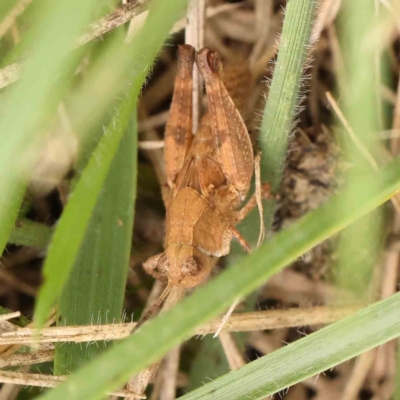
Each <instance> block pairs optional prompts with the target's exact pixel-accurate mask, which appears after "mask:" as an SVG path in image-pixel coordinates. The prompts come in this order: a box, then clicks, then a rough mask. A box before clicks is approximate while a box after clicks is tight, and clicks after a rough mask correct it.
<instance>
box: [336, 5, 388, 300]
mask: <svg viewBox="0 0 400 400" xmlns="http://www.w3.org/2000/svg"><path fill="white" fill-rule="evenodd" d="M339 22H340V24H339V27H340V28H341V29H340V39H341V41H340V42H341V43H340V45H341V47H342V49H343V61H344V62H343V65H344V66H345V68H344V70H343V71H338V75H339V83H340V86H339V88H340V93H341V98H342V99H343V105H342V107H343V113H344V115H345V116H346V119H347V121H348V123H349V125H350V126H351V128H352V130H353V132H354V135H355V136H356V138H357V142H359V143H362V145H363V146H364V148H365V149H366V153H367V154H368V155H369V160H370V161H368V160H367V159H366V157H365V155H364V154H363V153H362V152H361V151H360V149H359V148H358V147H357V146H356V145H354V143H351V142H349V141H348V143H346V145H345V146H344V153H345V154H344V157H345V158H346V160H347V161H348V162H350V164H351V168H349V169H347V170H345V171H344V173H343V177H342V179H344V180H345V182H346V185H353V184H354V183H355V182H356V180H357V179H359V177H360V175H361V174H363V173H364V174H365V175H366V176H367V175H368V174H369V171H370V170H371V169H372V168H373V167H375V166H376V161H375V160H378V159H379V158H378V154H379V152H378V148H379V146H376V138H374V133H375V132H377V131H378V130H379V115H378V113H379V107H377V103H379V100H378V99H379V98H380V93H378V91H377V88H378V86H377V85H376V84H371V82H376V73H377V71H376V68H375V64H376V57H377V56H378V57H380V54H377V52H378V50H377V49H376V48H375V46H370V45H369V38H370V34H371V33H370V32H371V27H374V26H376V25H377V24H376V23H377V22H378V21H377V18H376V15H375V6H374V4H373V3H368V5H367V4H366V3H364V2H363V1H362V0H361V1H360V0H354V1H352V2H348V3H345V4H344V5H343V11H342V14H341V18H340V21H339ZM371 160H372V166H371ZM370 183H371V190H372V186H379V185H380V183H379V181H370ZM352 201H353V199H352V198H350V197H349V198H347V199H344V200H343V204H342V208H346V207H348V206H349V203H350V202H352ZM338 212H339V213H340V212H341V210H338ZM382 228H383V227H382V210H376V211H375V212H374V213H371V214H370V215H368V216H366V217H365V218H363V219H361V220H360V221H358V222H357V223H356V224H354V225H352V226H350V227H349V228H348V229H346V230H345V231H344V232H342V234H341V235H340V237H339V246H338V250H339V251H338V254H339V259H338V262H337V265H336V266H335V268H334V275H335V278H336V281H337V283H338V285H339V286H341V287H342V288H345V289H347V290H349V291H351V292H353V293H354V295H355V296H356V297H357V298H360V297H361V296H363V297H368V296H369V297H370V298H374V297H375V293H376V290H377V285H376V282H373V283H374V284H373V286H374V287H369V286H370V283H371V279H372V277H373V271H374V268H375V267H376V266H377V265H378V263H379V257H380V252H381V250H382V245H383V243H382V241H383V236H384V235H383V234H382ZM354 249H358V250H359V251H354ZM369 289H370V290H369ZM371 289H372V290H371Z"/></svg>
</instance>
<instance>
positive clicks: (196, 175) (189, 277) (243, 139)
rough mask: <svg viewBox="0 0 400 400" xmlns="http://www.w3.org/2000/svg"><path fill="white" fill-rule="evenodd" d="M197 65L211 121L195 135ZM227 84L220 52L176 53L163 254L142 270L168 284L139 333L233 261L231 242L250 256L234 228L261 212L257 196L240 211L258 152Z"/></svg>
mask: <svg viewBox="0 0 400 400" xmlns="http://www.w3.org/2000/svg"><path fill="white" fill-rule="evenodd" d="M195 61H196V63H197V67H198V68H199V70H200V72H201V74H202V76H203V79H204V82H205V87H206V92H207V99H208V114H206V115H205V116H204V117H203V118H202V120H201V123H200V126H199V129H198V132H197V133H196V135H193V133H192V90H193V77H192V71H193V64H194V62H195ZM222 76H223V71H222V63H221V60H220V58H219V56H218V54H217V53H216V52H214V51H211V50H210V49H208V48H203V49H202V50H200V51H199V52H198V53H196V52H195V50H194V48H193V47H192V46H189V45H183V46H180V47H179V59H178V72H177V77H176V81H175V87H174V93H173V99H172V104H171V113H170V117H169V119H168V122H167V126H166V133H165V140H164V157H165V164H166V175H167V185H166V186H165V187H164V190H163V199H164V203H165V206H166V211H167V212H166V238H165V246H164V247H165V251H164V252H163V253H161V254H158V255H156V256H154V257H151V258H150V259H149V260H148V261H146V263H144V268H145V269H146V271H147V272H148V273H150V274H151V275H153V276H155V277H156V278H161V279H166V280H167V281H168V285H167V287H166V289H165V290H164V292H163V293H162V295H161V296H160V298H159V299H158V301H157V302H156V304H155V305H154V306H153V307H152V309H151V310H150V311H149V312H148V313H147V314H146V315H145V316H144V317H143V318H142V319H141V320H140V321H139V323H138V324H137V325H136V327H135V330H136V329H138V327H139V326H141V325H142V324H143V323H144V322H145V321H146V320H148V319H149V318H150V316H151V315H152V314H153V313H154V312H155V310H156V309H157V308H158V307H159V306H160V305H161V303H162V302H163V301H164V299H165V298H166V297H167V295H168V293H169V292H170V290H171V288H172V287H173V286H178V287H182V288H191V287H194V286H197V285H199V284H200V283H202V282H203V281H204V280H205V279H206V278H207V277H208V275H209V274H210V271H211V269H212V267H213V265H214V264H215V262H216V260H217V258H218V257H221V256H224V255H226V254H228V253H229V251H230V242H231V240H232V237H235V238H236V239H237V240H238V241H239V243H240V244H241V246H242V247H243V248H244V249H245V250H246V251H250V249H251V248H250V245H249V244H248V243H247V242H246V240H245V239H244V238H243V237H242V236H241V235H240V233H239V232H238V231H237V230H236V229H235V226H236V224H237V223H238V222H240V221H241V220H242V219H243V218H245V217H246V215H247V214H248V213H249V212H250V211H251V210H252V209H253V208H254V207H255V206H256V204H257V201H256V196H255V195H253V196H252V197H251V198H250V199H249V201H248V202H247V204H245V205H244V207H242V208H241V209H239V208H240V205H241V204H242V202H243V201H244V199H245V197H246V195H247V192H248V190H249V187H250V181H251V178H252V175H253V169H254V156H253V148H252V144H251V141H250V137H249V134H248V131H247V128H246V125H245V123H244V121H243V119H242V116H241V114H240V112H239V110H238V108H237V106H236V104H235V101H234V100H233V98H234V99H235V100H236V103H237V105H240V104H239V103H240V101H242V100H243V95H240V93H239V95H238V94H236V93H234V90H232V89H231V90H230V92H231V94H232V96H233V98H232V97H231V95H230V93H229V91H228V89H227V87H226V86H225V84H224V81H223V79H222ZM241 86H242V87H243V85H241ZM233 89H234V88H233ZM263 192H264V193H263V196H266V194H267V193H268V185H263Z"/></svg>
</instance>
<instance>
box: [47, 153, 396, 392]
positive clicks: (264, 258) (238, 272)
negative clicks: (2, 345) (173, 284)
mask: <svg viewBox="0 0 400 400" xmlns="http://www.w3.org/2000/svg"><path fill="white" fill-rule="evenodd" d="M399 168H400V159H396V160H395V161H394V162H392V163H390V164H389V165H388V166H386V167H385V168H383V169H382V170H380V171H378V172H376V173H374V174H372V175H373V176H371V177H370V178H371V179H377V180H380V181H381V182H382V187H381V189H380V190H379V191H378V190H376V191H375V192H374V193H373V195H372V196H371V195H370V190H369V183H368V181H366V180H363V179H360V180H359V181H358V182H357V184H356V185H354V186H353V187H350V188H348V189H347V191H346V193H344V194H341V195H338V196H335V197H334V198H332V199H331V200H329V201H328V202H327V203H326V204H325V205H324V206H322V207H320V208H319V209H317V210H315V211H313V212H312V213H310V214H308V215H306V216H305V217H303V218H302V219H300V220H299V221H298V222H297V223H295V224H293V225H292V226H290V227H289V228H287V229H286V230H284V231H282V232H280V233H278V234H277V235H275V236H274V237H273V238H272V239H271V240H270V241H268V242H267V243H265V244H263V245H262V246H261V247H260V248H259V249H258V250H257V251H255V252H254V253H253V254H251V255H249V256H248V257H246V258H243V259H242V260H240V261H239V262H238V263H237V264H235V265H234V266H232V267H231V268H229V269H228V270H226V271H224V272H223V273H222V274H221V275H220V276H219V277H217V278H216V279H214V280H213V281H211V282H209V283H208V284H207V285H205V287H203V288H201V289H199V290H198V291H196V293H194V294H193V295H192V296H190V297H189V298H186V299H185V300H183V301H182V302H181V303H180V304H178V305H177V306H176V307H174V308H173V309H172V310H170V311H169V312H166V313H165V314H163V315H161V316H159V317H157V318H155V319H154V320H153V321H151V322H150V323H148V324H147V325H144V326H143V327H142V328H141V329H140V330H139V331H138V332H137V333H135V334H134V335H133V336H132V337H130V338H129V339H127V340H124V341H123V342H121V343H118V344H116V345H115V346H113V348H111V349H110V350H107V352H105V353H103V354H101V355H100V356H99V357H98V358H97V359H95V360H93V361H92V362H90V363H88V364H86V366H84V367H83V368H81V369H80V370H78V371H77V373H76V375H74V376H72V377H71V378H70V379H69V380H68V381H67V382H66V383H64V384H62V385H61V386H60V387H58V388H56V389H55V390H53V391H52V392H50V393H47V394H45V395H44V396H43V397H42V399H44V400H58V399H59V398H74V399H75V400H83V399H85V400H92V399H98V398H100V397H101V396H102V395H103V394H104V393H106V392H107V391H111V390H112V389H115V388H117V387H118V386H119V385H122V384H123V383H124V382H126V380H127V379H128V377H129V376H130V375H132V374H135V373H137V372H139V371H140V370H141V369H143V368H144V367H145V366H147V365H149V364H150V363H152V362H154V361H156V360H158V359H159V358H160V357H161V356H162V355H163V354H165V352H166V351H168V350H169V349H171V348H172V347H174V346H176V345H177V344H178V343H179V342H180V341H181V340H183V339H185V338H186V337H187V336H188V335H190V334H191V333H192V332H193V331H194V329H195V328H196V327H197V326H199V325H200V324H201V323H204V322H206V321H207V320H208V319H210V318H211V317H213V316H215V315H216V314H218V313H219V312H221V311H222V310H224V309H225V308H226V307H227V306H229V305H230V304H231V302H232V301H233V300H234V299H235V298H237V297H238V296H243V295H246V294H248V293H250V292H251V291H252V290H254V289H255V288H256V287H258V286H259V285H261V284H262V283H264V282H265V280H266V279H268V278H269V277H271V276H272V275H273V274H274V273H276V272H278V271H279V270H281V269H282V268H283V267H284V266H285V265H287V264H288V263H290V262H291V261H293V260H294V259H295V258H297V257H299V256H301V255H302V254H303V253H304V252H306V251H307V250H309V249H311V248H312V247H313V246H315V245H316V244H318V243H320V242H321V241H323V240H325V239H327V238H328V237H330V236H331V235H333V234H335V233H337V232H338V231H340V230H341V229H343V228H344V227H346V226H348V225H349V224H350V223H352V222H354V221H355V220H357V219H358V218H360V217H362V216H364V215H365V214H367V213H368V212H370V211H371V210H373V209H375V208H376V207H378V206H379V205H380V204H382V203H383V202H384V201H386V200H387V199H388V198H389V197H390V196H392V195H393V194H394V193H395V192H396V191H398V190H399V189H400V177H399V174H398V171H399ZM348 195H351V196H353V198H354V202H353V203H352V204H351V207H349V208H348V209H347V210H345V211H344V212H343V213H342V214H341V215H339V216H337V215H336V214H335V212H332V211H334V210H336V209H337V208H338V207H340V203H341V201H342V198H343V196H348ZM366 195H368V196H366ZM396 299H397V297H396V298H395V301H397V300H396ZM391 301H393V300H391ZM391 301H390V302H389V304H390V305H392V302H391ZM384 304H388V303H384ZM390 307H391V306H390ZM378 310H379V308H378ZM396 334H397V332H396ZM374 340H379V339H376V338H374ZM371 345H373V343H372V344H371V343H369V344H366V346H367V347H368V346H371Z"/></svg>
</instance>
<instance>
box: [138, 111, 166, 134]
mask: <svg viewBox="0 0 400 400" xmlns="http://www.w3.org/2000/svg"><path fill="white" fill-rule="evenodd" d="M168 117H169V110H168V111H164V112H161V113H158V114H156V115H152V116H149V117H148V118H146V119H145V120H143V121H140V122H139V126H138V131H139V132H144V131H147V130H149V129H156V128H159V127H160V126H162V125H165V124H166V123H167V120H168Z"/></svg>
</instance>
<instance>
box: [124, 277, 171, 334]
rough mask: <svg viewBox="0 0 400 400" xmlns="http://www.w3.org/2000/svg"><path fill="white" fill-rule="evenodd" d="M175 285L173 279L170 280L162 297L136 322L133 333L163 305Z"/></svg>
mask: <svg viewBox="0 0 400 400" xmlns="http://www.w3.org/2000/svg"><path fill="white" fill-rule="evenodd" d="M173 287H174V284H173V283H172V282H171V281H168V284H167V287H166V288H165V289H164V291H163V292H162V293H161V294H160V297H159V298H158V299H157V301H156V302H155V303H154V304H153V305H152V306H151V308H150V310H149V311H147V312H146V314H144V315H143V317H142V318H140V319H139V321H138V322H137V323H136V325H135V327H134V328H133V329H132V330H131V334H132V333H135V332H136V331H137V330H138V329H139V328H140V327H141V326H142V325H143V324H144V323H146V322H147V321H148V320H149V319H150V318H151V317H152V316H153V315H154V314H155V313H156V311H157V310H158V309H159V308H160V307H161V306H162V304H163V303H164V301H165V299H166V298H167V296H168V295H169V293H170V292H171V289H172V288H173Z"/></svg>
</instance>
